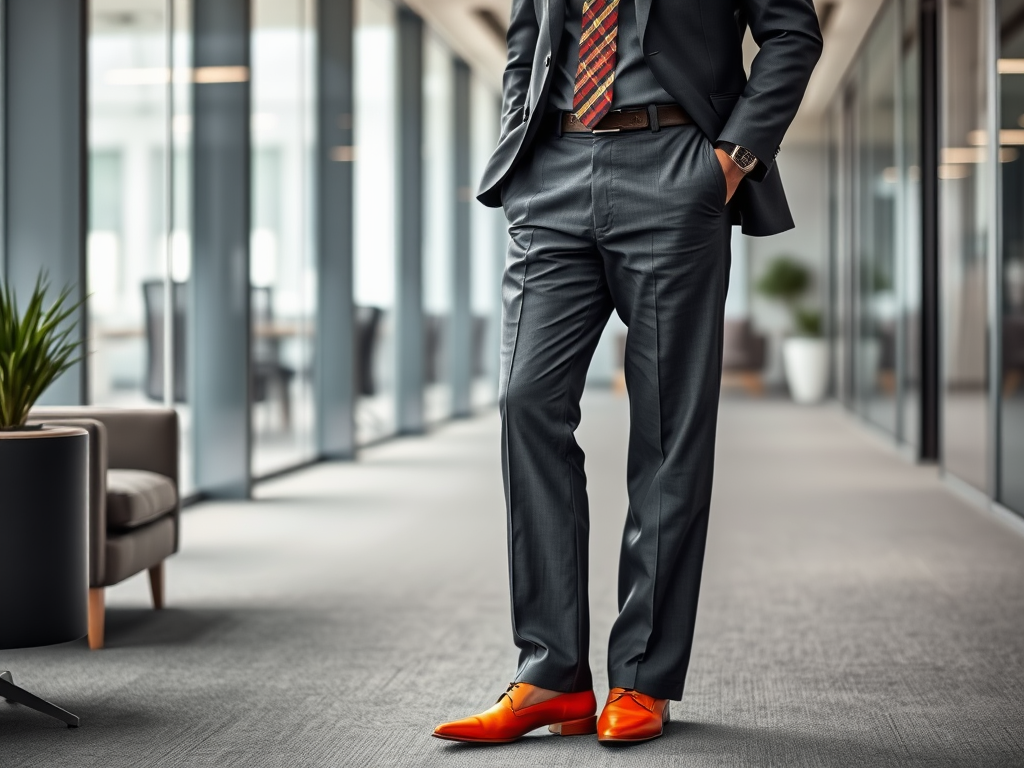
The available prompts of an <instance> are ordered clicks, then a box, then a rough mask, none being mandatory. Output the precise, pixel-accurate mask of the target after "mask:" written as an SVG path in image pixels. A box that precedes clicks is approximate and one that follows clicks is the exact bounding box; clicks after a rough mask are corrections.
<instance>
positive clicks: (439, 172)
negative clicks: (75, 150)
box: [86, 0, 507, 495]
mask: <svg viewBox="0 0 1024 768" xmlns="http://www.w3.org/2000/svg"><path fill="white" fill-rule="evenodd" d="M193 2H194V0H93V2H92V3H90V10H89V14H90V17H89V70H88V117H89V125H88V141H89V147H88V149H89V186H88V194H89V206H88V207H89V220H88V233H87V237H88V243H87V263H86V268H87V275H86V277H87V281H88V290H89V293H90V299H89V333H90V337H89V339H88V343H89V351H90V357H89V360H88V365H87V368H88V371H89V401H90V402H92V403H95V404H100V405H117V406H132V407H139V406H142V407H145V406H147V405H148V406H154V407H156V406H173V407H176V408H177V409H178V411H179V413H180V415H181V424H182V439H181V450H182V461H181V471H182V481H183V482H182V487H183V491H184V493H186V494H188V495H191V494H193V493H202V492H203V491H204V489H203V488H196V487H195V483H194V481H193V476H194V474H193V469H194V466H193V465H194V462H197V461H202V460H203V457H202V455H196V453H195V451H194V449H195V448H196V446H195V445H194V442H195V437H194V434H193V432H192V429H191V423H190V418H191V414H190V406H189V402H190V401H192V402H197V400H196V399H195V398H194V397H192V396H191V395H192V393H190V391H189V387H190V386H191V384H190V382H191V381H192V380H194V379H195V378H196V376H197V375H198V374H199V373H200V372H199V371H189V370H188V369H189V366H190V361H191V360H193V359H199V358H196V357H195V353H196V350H195V349H189V346H190V339H192V338H193V336H190V330H192V329H191V328H190V325H191V324H190V317H191V312H192V310H191V308H190V306H189V301H190V296H192V295H194V294H195V291H196V289H197V288H198V287H199V286H198V284H197V283H196V280H197V279H198V278H197V271H196V270H195V269H194V266H195V265H194V264H193V261H192V252H193V242H192V238H193V227H192V214H193V211H192V207H193V200H192V173H193V170H194V169H193V162H194V158H193V108H192V96H193V89H195V88H197V83H200V82H201V83H210V82H220V81H219V80H210V79H209V78H210V77H217V76H220V75H223V76H225V77H230V78H235V77H237V76H238V73H236V72H230V73H226V74H225V73H210V72H205V73H204V72H202V71H201V70H200V71H193V61H192V58H193V51H192V25H193V19H192V17H191V9H192V7H193V6H192V3H193ZM316 7H317V3H316V0H252V2H251V5H250V11H251V27H250V29H249V30H248V43H249V60H250V66H249V68H248V70H247V71H246V73H245V78H246V82H247V83H248V87H249V103H250V110H251V114H250V139H251V153H250V157H249V168H248V173H247V176H248V178H245V176H246V174H245V173H242V174H239V176H238V177H235V178H232V179H230V180H229V181H230V183H231V184H234V185H237V187H238V193H239V194H240V195H246V196H247V199H248V201H249V206H250V207H249V211H250V216H249V218H250V233H249V235H250V237H249V257H250V258H249V275H248V276H247V277H248V285H245V284H244V283H243V284H241V285H240V286H239V293H240V295H242V296H244V295H245V291H246V290H248V291H249V310H250V312H249V318H248V331H249V344H250V351H251V354H250V370H249V376H250V377H251V378H250V382H251V386H250V388H249V390H250V394H251V403H250V404H249V417H250V423H249V428H250V435H251V454H250V456H249V463H248V467H249V473H250V476H251V477H256V478H258V477H261V476H266V475H270V474H273V473H275V472H277V471H280V470H284V469H287V468H290V467H293V466H296V465H301V464H303V463H305V462H307V461H310V460H314V459H315V458H316V457H317V450H316V444H315V432H316V430H315V426H316V419H317V418H318V414H317V413H316V412H315V405H314V403H315V398H314V396H313V395H314V392H313V377H312V371H313V367H314V364H315V363H316V360H314V347H315V341H316V339H315V332H316V327H317V317H318V315H317V307H316V296H317V293H316V287H317V280H318V276H317V271H316V264H317V253H318V251H317V243H316V242H315V235H316V231H317V230H316V221H315V219H314V216H315V212H316V210H317V200H316V194H317V189H316V184H315V182H316V173H315V167H316V166H315V162H316V155H315V152H316V150H317V131H316V126H317V106H318V102H317V93H316V88H317V78H316V61H317V51H316V45H317V37H318V35H319V34H323V31H322V30H318V27H317V20H316V18H315V10H316ZM355 17H356V18H355V29H354V49H355V50H354V52H355V56H354V60H355V70H354V102H355V103H354V109H353V114H352V115H342V116H340V118H339V119H340V120H342V121H349V122H348V124H349V125H351V127H352V128H353V131H354V140H353V142H352V146H337V147H327V148H325V149H324V151H326V152H329V153H330V158H331V160H332V161H337V162H344V163H352V168H353V172H354V174H353V184H354V190H353V191H354V194H353V205H354V222H355V223H354V231H353V239H354V252H353V278H354V279H353V297H354V300H355V304H356V313H355V314H356V317H355V328H354V335H355V361H354V367H353V370H352V375H353V377H354V379H355V381H356V397H357V401H356V409H355V412H356V442H357V444H360V445H365V444H367V443H369V442H373V441H376V440H379V439H381V438H384V437H387V436H389V435H392V434H394V433H395V431H396V398H395V372H396V358H395V355H396V348H397V345H396V338H395V326H394V314H395V313H394V310H395V296H396V278H397V277H398V275H397V274H396V246H395V243H396V232H397V231H398V230H399V228H400V227H401V222H398V221H396V220H395V205H396V203H395V197H396V170H397V169H396V167H395V153H396V146H397V143H396V142H397V131H396V125H395V120H396V114H397V113H396V103H395V99H396V97H397V83H396V76H397V71H396V62H397V58H398V51H397V50H396V43H395V41H396V9H395V5H394V4H393V3H392V2H390V0H355ZM229 34H231V35H238V39H237V40H235V39H233V40H232V41H231V42H232V44H233V45H234V46H235V48H236V49H244V46H240V45H238V43H239V41H244V40H245V37H244V35H245V32H244V28H243V26H241V25H240V26H239V27H238V28H237V29H236V30H234V31H231V32H230V33H229ZM425 34H426V36H425V39H424V43H425V45H424V64H425V66H424V70H423V73H422V89H423V94H424V115H423V119H424V124H423V134H424V146H423V156H422V162H423V175H424V181H425V189H424V196H423V197H424V208H425V210H424V220H425V227H424V244H423V262H422V278H423V288H422V290H423V309H424V323H423V326H424V334H423V338H422V339H419V340H417V343H422V344H423V351H424V362H425V371H424V374H425V376H424V378H425V382H424V392H423V395H424V401H425V404H426V418H427V421H428V422H436V421H438V420H440V419H444V418H448V417H450V416H451V414H452V410H453V398H452V376H453V372H454V371H455V370H460V371H463V372H464V371H465V370H466V369H467V368H468V369H469V370H470V371H471V372H472V376H473V382H474V386H473V392H472V404H473V405H474V406H476V407H482V406H486V405H491V404H493V403H494V402H495V400H496V392H497V386H496V383H497V363H498V352H497V349H498V330H499V323H498V313H499V311H500V310H499V307H500V301H499V298H500V296H499V290H500V274H501V268H502V263H503V259H504V251H505V244H506V239H507V236H506V234H505V233H504V224H503V217H502V215H501V212H500V211H494V210H490V209H485V208H483V207H482V206H478V205H475V204H474V205H472V206H471V212H470V218H469V227H470V229H469V237H470V239H469V242H470V264H469V268H470V280H469V292H470V293H469V296H468V299H469V312H468V313H466V312H465V311H464V310H465V305H464V304H461V303H460V304H459V305H458V309H459V312H460V313H461V314H460V317H464V316H465V315H467V314H468V319H467V320H466V322H469V323H471V324H472V328H458V329H455V330H457V331H458V332H459V333H458V334H453V332H452V331H453V329H452V328H451V324H452V323H453V322H454V320H453V318H454V317H455V309H456V305H455V301H454V299H455V296H454V291H455V278H456V275H455V274H454V264H455V256H454V251H455V248H456V239H457V238H456V231H455V230H456V212H457V210H458V209H457V202H458V201H460V200H462V201H466V200H471V199H472V197H473V195H474V193H475V189H473V188H472V187H467V188H457V187H456V178H455V174H456V168H455V165H456V155H457V153H456V150H457V145H456V143H455V141H456V137H455V134H456V128H457V126H456V102H457V101H458V103H459V104H463V106H465V102H464V101H461V100H460V99H461V98H462V97H461V96H460V97H459V98H456V73H457V68H456V60H455V57H454V54H453V53H452V51H451V50H450V49H449V48H448V47H447V46H446V45H445V44H444V43H443V42H442V41H441V40H440V38H438V37H437V36H436V35H435V34H434V33H433V32H431V31H429V30H428V31H427V32H426V33H425ZM459 71H461V70H459ZM203 78H205V79H203ZM225 82H228V81H225ZM230 82H236V81H235V80H230ZM238 82H240V81H238ZM459 82H463V83H464V82H465V81H464V80H463V81H459ZM470 82H471V86H470V94H469V109H470V119H469V137H468V141H469V148H470V150H471V151H470V154H471V165H472V177H473V181H475V179H476V178H477V177H478V176H479V173H480V171H481V170H482V168H483V165H484V164H485V163H486V160H487V158H488V156H489V155H490V152H491V151H492V149H493V147H494V143H495V141H496V138H497V133H498V115H499V112H500V105H499V100H498V96H497V92H496V90H495V88H496V83H488V82H484V81H483V80H481V79H480V78H479V77H477V76H476V75H473V76H472V78H471V81H470ZM459 93H464V92H463V91H460V92H459ZM462 114H464V113H462ZM460 125H463V124H462V123H461V122H460ZM243 170H244V169H243ZM247 185H248V187H247ZM460 221H462V219H460ZM460 242H462V241H460ZM462 277H464V276H462ZM232 279H234V278H232ZM239 279H241V280H245V279H246V278H245V276H244V275H241V274H240V275H239ZM465 287H466V284H465V282H463V283H462V284H461V287H460V290H464V289H465ZM466 298H467V297H464V296H463V297H461V300H462V301H464V300H465V299H466ZM460 322H461V320H460ZM239 330H240V331H241V330H242V329H239ZM454 338H460V339H462V342H460V344H459V346H460V349H458V350H455V349H453V345H452V340H453V339H454ZM463 346H465V347H467V348H466V349H461V347H463ZM319 348H321V349H322V348H323V347H319ZM455 354H457V355H460V357H459V358H458V359H453V357H452V356H453V355H455ZM462 355H468V356H469V359H468V361H467V360H466V359H463V358H462V357H461V356H462ZM456 363H458V365H456ZM467 363H468V365H467ZM205 364H212V363H211V362H210V361H207V362H206V363H205ZM325 386H329V383H327V384H325ZM238 450H240V451H244V450H245V449H244V447H239V449H238ZM199 453H200V454H201V453H202V452H201V451H200V452H199ZM243 486H244V484H240V486H239V487H243Z"/></svg>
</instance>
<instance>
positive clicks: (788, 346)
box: [757, 256, 828, 403]
mask: <svg viewBox="0 0 1024 768" xmlns="http://www.w3.org/2000/svg"><path fill="white" fill-rule="evenodd" d="M810 287H811V272H810V270H809V269H808V268H807V267H805V266H804V265H803V264H801V263H800V262H798V261H796V260H795V259H793V258H791V257H788V256H779V257H777V258H775V259H774V260H773V261H772V262H771V263H770V264H769V265H768V268H767V270H765V273H764V274H763V275H762V276H761V279H760V280H759V281H758V283H757V290H758V292H760V293H761V294H762V295H763V296H765V297H767V298H769V299H772V300H774V301H778V302H779V303H781V304H783V305H784V306H785V307H786V309H787V311H788V312H789V315H790V318H791V319H792V327H793V331H792V332H791V333H790V334H789V335H787V337H786V339H785V341H783V343H782V363H783V368H784V369H785V373H786V383H787V385H788V386H789V392H790V394H791V395H792V397H793V399H794V400H795V401H796V402H798V403H817V402H820V401H821V400H822V399H823V398H824V397H825V393H826V391H827V390H828V345H827V344H826V342H825V339H824V338H823V337H822V332H821V313H820V312H817V311H816V310H812V309H808V308H806V307H804V306H803V305H802V300H803V298H804V296H805V295H806V293H807V291H808V289H809V288H810Z"/></svg>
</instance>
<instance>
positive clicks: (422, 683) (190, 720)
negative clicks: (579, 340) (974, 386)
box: [0, 393, 1024, 768]
mask: <svg viewBox="0 0 1024 768" xmlns="http://www.w3.org/2000/svg"><path fill="white" fill-rule="evenodd" d="M626 432H627V415H626V407H625V402H624V401H622V400H619V399H615V398H614V397H612V396H611V395H610V394H603V393H596V394H590V395H588V398H587V400H586V403H585V408H584V426H583V427H581V429H580V441H581V443H582V444H583V446H584V447H585V449H586V450H587V452H588V466H589V470H590V474H591V482H590V491H591V498H592V507H593V508H592V517H593V526H592V527H593V545H592V549H593V551H592V559H591V562H592V573H593V580H592V584H591V603H592V606H593V613H594V621H593V653H592V662H593V665H594V669H595V673H596V678H597V684H598V697H599V698H603V696H604V693H605V690H604V689H603V688H604V686H605V684H606V683H605V674H604V653H605V642H606V638H607V635H608V630H609V628H610V625H611V621H612V619H613V617H614V611H615V603H614V584H615V568H616V558H617V548H618V537H619V532H620V530H621V525H622V521H623V515H624V509H625V495H624V491H623V483H624V468H623V465H624V450H623V446H624V444H625V438H626ZM497 434H498V423H497V418H496V416H495V415H494V414H493V413H488V414H486V415H484V416H482V417H480V418H478V419H475V420H472V421H467V422H461V423H457V424H454V425H450V426H446V427H444V428H442V429H440V430H438V431H437V432H435V433H433V434H432V435H430V436H429V437H427V438H421V439H409V440H399V441H394V442H391V443H388V444H384V445H381V446H378V447H375V448H373V449H371V450H368V451H366V452H365V454H364V456H363V459H362V460H361V461H360V462H359V463H357V464H333V465H320V466H316V467H314V468H311V469H309V470H306V471H303V472H301V473H297V474H294V475H291V476H287V477H284V478H280V479H277V480H275V481H272V482H269V483H266V484H264V485H262V486H261V487H260V488H259V491H258V496H259V498H258V499H257V500H256V501H254V502H252V503H207V504H202V505H199V506H197V507H195V508H193V509H190V510H189V511H188V512H187V513H186V516H185V519H184V538H183V549H182V552H181V553H180V554H179V555H178V556H176V557H175V558H174V559H173V561H172V562H171V563H170V564H169V566H168V579H169V586H168V601H169V607H168V609H167V610H165V611H162V612H159V613H157V612H153V611H151V610H149V609H148V607H147V585H146V582H145V580H144V579H143V578H136V579H133V580H130V581H129V582H126V583H125V584H123V585H119V586H118V587H116V588H114V589H112V590H109V593H108V604H109V606H110V608H109V614H108V617H109V618H108V629H107V636H108V648H107V649H106V650H104V651H101V652H90V651H88V650H87V648H86V646H85V644H84V642H78V643H72V644H69V645H64V646H58V647H53V648H43V649H32V650H19V651H8V652H2V653H0V669H5V668H6V669H11V670H12V671H13V673H14V676H15V680H16V682H19V683H21V684H23V685H25V686H26V687H28V688H29V689H31V690H33V691H35V692H36V693H38V694H40V695H43V696H45V697H48V698H50V699H52V700H53V701H55V702H56V703H58V704H60V705H62V706H64V707H66V708H68V709H70V710H72V711H73V712H76V713H77V714H79V715H80V716H81V717H82V727H81V728H79V729H77V730H68V729H65V728H64V727H63V725H62V724H60V723H58V722H56V721H52V720H49V719H47V718H45V717H42V716H40V715H37V714H35V713H32V712H30V711H28V710H25V709H24V708H23V707H15V706H9V705H4V704H0V766H4V768H6V767H7V766H38V767H40V768H43V767H45V768H54V767H60V766H74V767H75V768H78V767H79V766H81V767H85V766H104V767H111V768H120V767H121V766H125V767H127V766H132V767H135V766H161V767H164V766H245V767H246V768H256V767H257V766H452V767H453V768H454V767H456V766H473V767H479V766H531V767H532V768H535V767H537V766H545V767H546V766H586V767H588V768H589V767H590V766H676V765H678V766H721V767H722V768H737V767H739V766H786V768H793V767H795V766H808V767H811V766H813V767H814V768H821V767H822V766H871V767H872V768H878V767H879V766H965V767H968V766H969V767H970V768H978V767H980V766H1022V765H1024V536H1021V535H1020V534H1019V533H1018V532H1017V531H1016V530H1014V529H1013V526H1009V525H1007V524H1005V523H1003V522H1001V521H1000V520H999V519H997V518H995V517H993V516H991V515H990V514H989V513H987V512H982V511H979V510H976V509H975V508H973V507H971V506H969V505H968V504H966V503H965V502H964V501H962V500H961V499H960V498H959V497H957V496H956V495H954V494H953V493H951V492H950V491H949V490H948V489H947V488H946V487H945V486H944V485H943V484H942V483H941V481H940V480H939V479H938V478H937V476H936V472H935V470H934V469H929V468H921V467H915V466H912V465H911V464H909V463H907V462H906V461H905V460H903V459H902V458H900V457H899V456H897V455H896V454H895V453H894V452H893V451H892V450H890V449H888V448H887V447H885V446H884V445H883V444H882V441H880V440H878V439H877V438H876V437H874V436H873V435H871V434H869V433H867V432H865V431H864V430H863V428H861V427H860V426H858V425H857V424H855V423H854V422H853V421H852V420H850V419H849V418H848V417H847V416H845V415H843V414H842V413H840V412H839V411H838V410H836V409H834V408H832V407H821V408H797V407H795V406H792V405H790V404H788V403H784V402H781V401H765V402H751V401H745V400H740V399H734V400H727V401H726V402H725V403H724V404H723V409H722V415H721V431H720V440H719V446H718V454H719V455H718V473H717V477H716V491H715V503H714V508H713V512H712V527H711V534H710V542H709V552H708V558H707V562H706V565H705V586H704V591H703V596H702V605H701V610H700V616H699V620H698V630H697V632H698V634H697V638H696V643H695V648H694V655H693V663H692V666H691V670H690V676H689V680H688V687H687V692H686V694H685V697H684V700H683V702H682V704H681V705H678V706H676V707H675V708H674V710H673V712H674V717H675V722H673V723H671V724H670V725H669V727H668V729H667V732H666V735H665V737H664V738H662V739H660V740H658V741H655V742H651V743H649V744H646V745H642V746H636V747H632V748H628V749H617V750H616V749H608V748H604V747H601V746H600V745H598V744H597V742H596V741H595V740H594V739H593V738H592V737H575V738H560V737H556V736H549V735H546V734H541V733H538V734H536V735H533V736H530V737H528V738H527V739H525V740H523V741H522V742H520V743H517V744H514V745H508V746H501V747H486V748H484V747H473V746H467V745H458V744H452V743H446V742H441V741H438V740H436V739H432V738H430V736H429V734H430V730H431V728H432V727H433V726H434V724H435V723H437V722H439V721H441V720H444V719H448V718H452V717H456V716H462V715H465V714H468V713H470V712H473V711H476V710H478V709H481V708H484V707H486V706H488V705H489V704H490V703H491V702H492V701H493V700H494V699H495V698H496V697H497V695H498V694H499V693H500V692H501V691H502V690H503V688H504V685H505V684H506V682H507V681H508V680H509V679H510V677H511V675H512V674H513V670H514V668H515V659H516V656H515V652H514V648H513V647H512V644H511V641H510V639H509V613H508V597H507V588H506V573H507V571H506V560H505V541H504V539H505V523H504V511H503V504H502V500H501V482H500V472H499V465H498V453H497V451H498V440H497ZM0 620H2V617H0Z"/></svg>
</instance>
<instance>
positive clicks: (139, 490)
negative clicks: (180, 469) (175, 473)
mask: <svg viewBox="0 0 1024 768" xmlns="http://www.w3.org/2000/svg"><path fill="white" fill-rule="evenodd" d="M177 506H178V494H177V492H176V491H175V488H174V483H173V482H172V481H171V479H170V478H168V477H164V476H163V475H158V474H157V473H155V472H147V471H146V470H143V469H110V470H107V525H108V526H109V527H110V528H115V529H116V528H121V529H125V528H138V527H139V526H140V525H145V524H146V523H150V522H152V521H153V520H156V519H157V518H158V517H161V516H162V515H166V514H167V513H168V512H173V511H174V509H176V508H177Z"/></svg>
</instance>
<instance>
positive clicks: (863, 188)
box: [855, 3, 899, 434]
mask: <svg viewBox="0 0 1024 768" xmlns="http://www.w3.org/2000/svg"><path fill="white" fill-rule="evenodd" d="M897 12H898V5H897V4H896V3H889V5H888V6H887V7H886V8H885V9H884V10H883V11H882V15H881V17H880V18H879V20H878V21H877V22H876V25H875V28H874V29H873V30H872V32H871V34H870V35H869V37H868V40H867V42H866V49H865V53H864V56H863V57H862V59H861V64H860V67H861V72H860V90H859V104H858V106H859V110H858V126H857V135H858V168H857V173H858V176H859V181H860V183H859V195H858V227H859V230H860V233H859V234H860V237H859V248H858V256H859V264H858V270H857V276H856V277H857V284H858V291H857V294H858V295H857V299H858V302H859V311H858V342H857V345H856V351H855V359H856V367H857V374H856V383H857V399H858V403H859V408H860V410H861V411H862V412H863V413H864V415H865V416H866V417H867V418H868V419H870V420H871V421H872V422H874V423H875V424H877V425H878V426H880V427H882V428H883V429H885V430H886V431H888V432H891V433H893V434H895V433H896V386H897V380H896V339H897V324H898V298H897V294H896V279H897V271H896V200H897V183H898V181H899V175H898V169H897V167H896V115H895V106H896V71H897V66H896V64H897V62H896V52H897V42H896V40H897V33H898V17H897Z"/></svg>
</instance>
